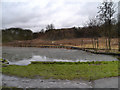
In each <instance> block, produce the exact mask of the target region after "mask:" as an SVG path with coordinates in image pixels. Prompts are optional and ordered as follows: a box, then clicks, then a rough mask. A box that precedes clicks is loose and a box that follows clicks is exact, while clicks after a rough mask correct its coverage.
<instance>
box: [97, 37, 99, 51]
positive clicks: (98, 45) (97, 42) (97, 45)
mask: <svg viewBox="0 0 120 90" xmlns="http://www.w3.org/2000/svg"><path fill="white" fill-rule="evenodd" d="M98 48H99V39H98V38H97V49H98Z"/></svg>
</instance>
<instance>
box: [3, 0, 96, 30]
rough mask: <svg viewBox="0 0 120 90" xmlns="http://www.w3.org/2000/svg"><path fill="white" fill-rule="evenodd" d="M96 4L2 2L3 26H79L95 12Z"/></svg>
mask: <svg viewBox="0 0 120 90" xmlns="http://www.w3.org/2000/svg"><path fill="white" fill-rule="evenodd" d="M26 1H28V0H26ZM96 6H97V5H96V3H95V2H94V3H83V2H80V0H36V2H35V1H31V2H29V1H28V2H20V3H12V2H11V3H4V4H3V17H2V18H3V28H7V27H12V26H15V27H21V28H29V29H32V30H33V31H38V30H41V29H42V28H45V26H46V25H47V24H50V23H53V24H55V27H56V28H62V27H72V26H75V25H76V26H81V25H82V24H83V23H84V21H85V20H87V17H89V16H93V15H94V14H96V12H97V9H95V8H97V7H96Z"/></svg>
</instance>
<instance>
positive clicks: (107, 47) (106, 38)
mask: <svg viewBox="0 0 120 90" xmlns="http://www.w3.org/2000/svg"><path fill="white" fill-rule="evenodd" d="M106 49H107V50H108V39H107V38H106Z"/></svg>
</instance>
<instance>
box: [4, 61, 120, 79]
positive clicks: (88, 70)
mask: <svg viewBox="0 0 120 90" xmlns="http://www.w3.org/2000/svg"><path fill="white" fill-rule="evenodd" d="M118 62H119V61H99V62H78V63H76V62H70V63H68V62H32V64H30V65H27V66H18V65H9V66H7V67H3V68H2V70H3V71H2V72H3V73H4V74H7V75H15V76H20V77H28V78H35V77H36V76H37V77H38V76H40V77H44V78H46V79H48V78H55V79H69V80H72V79H84V80H95V79H100V78H105V77H113V76H118Z"/></svg>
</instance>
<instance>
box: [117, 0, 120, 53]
mask: <svg viewBox="0 0 120 90" xmlns="http://www.w3.org/2000/svg"><path fill="white" fill-rule="evenodd" d="M117 30H118V47H119V49H118V51H120V1H119V2H118V29H117Z"/></svg>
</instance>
